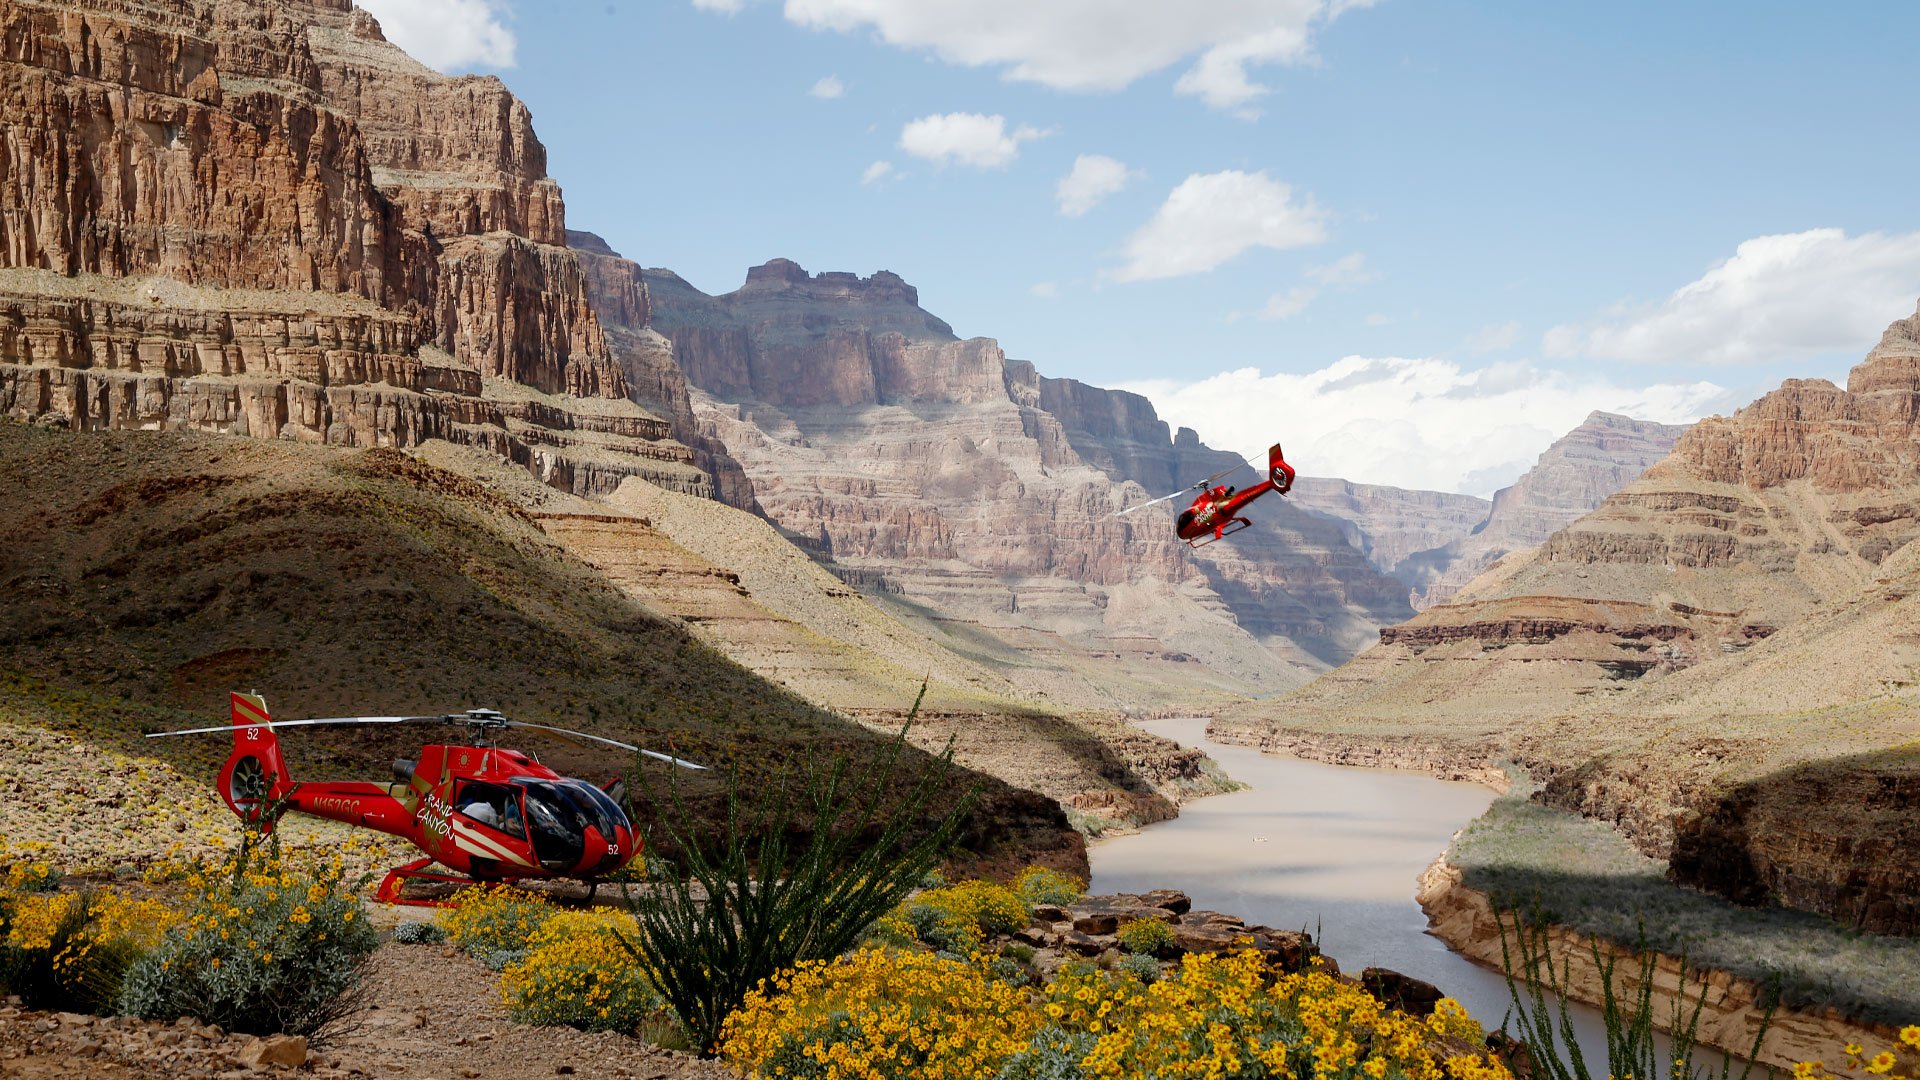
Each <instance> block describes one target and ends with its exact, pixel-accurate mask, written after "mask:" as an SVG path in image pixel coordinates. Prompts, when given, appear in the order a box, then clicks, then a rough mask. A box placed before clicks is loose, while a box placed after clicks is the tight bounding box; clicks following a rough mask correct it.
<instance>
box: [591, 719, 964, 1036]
mask: <svg viewBox="0 0 1920 1080" xmlns="http://www.w3.org/2000/svg"><path fill="white" fill-rule="evenodd" d="M922 693H923V694H924V693H925V688H924V687H923V688H922ZM915 708H916V709H917V708H918V702H917V701H916V703H915ZM905 748H906V729H905V728H902V729H901V731H900V734H899V735H898V736H897V737H896V738H895V739H894V740H893V741H892V743H891V744H890V745H889V747H888V749H887V750H886V751H885V752H884V753H883V754H882V756H881V759H880V761H879V762H878V765H877V767H875V768H872V769H870V770H867V771H866V772H865V774H864V777H863V779H862V780H854V779H851V778H850V777H849V772H850V766H849V763H848V762H847V760H846V759H844V758H842V759H840V760H838V761H837V762H835V763H834V764H833V765H832V766H831V767H829V768H827V769H825V770H823V771H815V770H814V769H812V768H811V767H810V766H803V767H802V768H801V769H800V770H799V772H798V774H797V775H790V776H788V777H786V778H785V779H784V780H783V781H781V782H777V783H773V784H768V785H763V786H762V787H761V792H760V795H759V796H758V797H757V798H755V799H754V800H752V801H751V802H749V801H748V800H747V799H746V798H745V797H743V795H742V794H741V786H740V778H739V776H738V775H737V774H736V775H735V776H734V778H733V780H732V782H731V783H730V784H729V785H728V793H727V814H726V818H725V821H724V825H723V828H722V829H721V832H720V838H719V842H718V843H717V844H703V843H700V842H699V841H697V840H696V839H695V837H696V835H697V830H696V827H695V821H694V816H693V814H692V813H691V812H690V811H689V810H688V808H687V806H686V804H685V803H684V801H683V800H682V799H681V798H680V796H679V791H678V789H677V787H674V788H670V789H669V792H668V794H669V799H670V802H669V806H668V808H667V809H668V810H669V812H668V813H666V814H665V815H664V816H663V824H664V825H665V827H666V828H667V829H668V831H669V832H670V833H671V834H672V839H673V841H674V843H675V844H676V845H677V846H678V847H679V848H680V849H682V850H683V851H684V852H685V856H684V859H685V862H684V874H671V875H667V876H665V877H663V878H661V879H660V880H658V881H655V882H653V883H652V884H651V885H650V887H649V888H647V889H645V890H635V891H633V892H629V893H627V894H626V895H627V902H628V904H629V905H630V909H631V910H632V912H633V914H634V917H635V919H636V920H637V922H638V925H639V933H637V934H634V935H632V936H628V935H625V934H622V935H620V942H621V944H622V945H623V946H624V947H625V948H626V950H627V952H628V953H629V954H630V955H631V956H632V957H633V959H634V961H635V962H636V963H637V964H638V966H639V968H640V970H641V972H642V973H643V974H644V975H645V977H646V978H647V980H648V981H649V982H651V983H652V984H653V985H654V986H657V987H658V988H659V990H660V993H661V994H662V996H664V997H665V998H666V999H667V1001H668V1002H669V1003H670V1004H671V1005H672V1006H673V1010H674V1012H675V1014H676V1015H677V1016H678V1017H679V1018H680V1022H681V1023H682V1024H683V1025H684V1026H685V1029H686V1034H687V1037H688V1039H689V1041H690V1042H691V1043H692V1044H693V1045H694V1046H695V1047H697V1048H698V1049H700V1050H701V1051H702V1052H703V1053H711V1052H712V1051H713V1048H714V1047H715V1045H716V1044H717V1042H718V1041H719V1038H720V1031H721V1025H722V1024H723V1023H724V1022H725V1021H726V1018H727V1016H728V1014H730V1013H732V1012H733V1011H734V1010H735V1009H737V1008H739V1007H740V1005H741V1003H742V1002H743V1001H745V1000H746V997H747V994H748V993H749V992H750V991H752V990H753V989H754V988H755V987H757V986H759V985H760V984H761V983H762V982H763V981H764V980H766V979H769V978H771V977H773V976H774V975H775V974H777V973H779V972H781V971H784V970H787V969H790V968H793V967H794V966H795V965H797V964H800V963H802V962H805V961H809V960H825V959H829V958H832V957H835V956H838V955H840V954H841V953H843V952H846V951H847V950H848V949H849V948H851V947H852V946H853V945H854V943H855V942H856V941H858V940H859V939H860V938H861V936H862V935H863V934H865V933H866V932H867V931H868V929H869V928H870V927H871V926H872V925H873V924H874V922H875V921H877V920H878V919H880V918H881V917H882V916H883V915H885V914H886V913H887V912H888V911H889V910H891V909H892V908H893V907H894V906H895V905H897V904H899V903H900V901H901V900H902V899H904V898H905V897H906V895H907V894H908V893H909V892H911V891H912V890H913V887H914V885H915V884H917V883H918V882H919V881H920V880H921V879H922V878H923V877H924V876H925V875H926V873H927V872H928V871H929V870H931V869H933V867H934V866H935V864H936V863H938V862H939V860H940V858H941V857H942V856H943V855H944V854H945V852H946V851H947V850H948V848H949V847H950V846H951V845H952V843H953V840H954V838H955V836H956V835H957V834H958V831H959V828H960V825H961V823H962V822H963V821H964V820H965V819H966V817H967V815H968V813H969V812H970V811H971V808H972V806H973V802H974V798H975V795H976V793H977V790H978V789H977V788H976V789H974V790H973V791H969V792H968V793H967V794H966V795H965V796H964V797H963V798H961V799H959V800H958V801H957V802H956V803H955V804H954V805H953V806H952V807H951V808H950V809H949V810H948V811H947V813H946V814H945V815H944V816H943V817H941V818H939V819H938V820H937V821H936V822H935V823H934V825H933V826H932V827H931V828H923V827H922V826H920V824H919V822H920V819H921V816H922V811H923V810H925V809H926V807H927V805H928V801H929V800H930V799H931V798H932V796H933V795H934V793H935V792H936V791H939V790H940V789H941V788H942V787H943V786H944V784H945V782H946V780H947V778H948V776H949V775H950V774H951V772H952V770H953V750H952V747H951V745H949V747H948V748H947V751H946V752H945V753H944V754H941V755H940V756H939V757H937V758H935V759H934V760H933V761H932V762H931V763H930V764H929V765H928V767H927V768H926V769H925V770H923V771H922V772H921V774H920V775H919V777H918V778H917V779H915V780H914V781H912V782H909V783H901V782H900V780H899V779H898V778H896V776H895V772H896V770H897V767H898V764H899V761H900V758H901V755H902V754H903V753H904V752H905ZM796 803H798V804H801V805H802V806H804V808H805V809H806V810H807V811H808V812H809V814H808V816H809V819H810V820H809V822H808V824H809V826H810V827H809V829H808V830H807V831H806V832H805V833H804V838H799V839H797V838H796V833H797V832H798V831H799V830H798V829H796V828H795V822H794V818H795V813H796Z"/></svg>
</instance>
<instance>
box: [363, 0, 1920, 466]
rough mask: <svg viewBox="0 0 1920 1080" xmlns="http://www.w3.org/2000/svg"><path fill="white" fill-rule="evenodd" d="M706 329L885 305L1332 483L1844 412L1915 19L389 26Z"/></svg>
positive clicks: (1899, 239)
mask: <svg viewBox="0 0 1920 1080" xmlns="http://www.w3.org/2000/svg"><path fill="white" fill-rule="evenodd" d="M361 3H362V6H365V7H367V8H368V9H369V10H371V11H372V12H373V13H374V14H375V15H376V16H377V17H379V19H380V20H381V23H382V25H383V27H384V28H385V29H386V32H387V34H388V36H389V38H391V39H392V40H394V41H395V42H396V43H398V44H399V45H401V46H402V47H403V48H406V49H407V50H408V51H409V52H411V53H413V55H415V56H416V57H418V58H420V59H421V60H423V61H424V62H426V63H428V64H431V65H432V66H434V67H436V68H439V69H440V70H443V71H447V72H478V73H487V74H497V75H499V76H500V77H501V78H502V79H504V80H505V81H506V83H507V84H508V86H510V87H511V88H512V89H513V90H514V91H515V93H517V94H518V95H519V96H520V97H521V98H523V99H524V100H525V101H526V102H527V104H528V105H529V106H530V107H531V108H532V110H533V116H534V124H535V127H536V129H537V131H538V132H539V134H540V137H541V139H542V140H543V141H544V142H545V144H546V146H547V150H548V170H549V172H550V173H551V174H552V175H553V176H554V177H555V178H556V179H558V180H559V181H560V183H561V185H562V187H563V189H564V190H565V193H566V200H567V214H568V224H569V226H570V227H572V228H576V229H587V230H590V231H594V232H597V233H600V234H601V235H602V236H604V237H606V238H607V240H608V241H609V242H610V243H612V244H613V246H614V247H615V248H616V249H617V250H619V251H621V252H622V253H623V254H625V255H627V256H628V257H630V258H632V259H635V260H636V261H638V262H640V263H642V264H643V265H646V266H664V267H669V268H671V269H673V270H675V271H676V272H678V273H680V274H681V275H682V276H683V277H685V278H687V279H688V280H689V281H691V282H692V283H693V284H694V285H695V286H697V287H699V288H701V289H704V290H706V291H708V292H712V293H720V292H726V291H730V290H732V289H734V288H737V287H738V286H739V285H740V283H741V282H742V281H743V280H744V278H745V274H746V269H747V267H749V266H752V265H755V264H758V263H763V262H765V261H767V260H768V259H772V258H775V257H785V258H790V259H793V260H794V261H796V262H798V263H800V264H801V265H802V266H804V267H806V268H807V269H808V270H811V271H815V272H818V271H823V270H850V271H855V272H857V273H861V274H869V273H872V272H873V271H876V270H882V269H885V270H891V271H894V272H896V273H898V274H900V275H901V276H903V277H905V278H906V279H907V280H908V281H909V282H911V283H913V284H914V285H915V286H917V287H918V288H919V290H920V299H921V304H922V306H924V307H926V308H927V309H928V310H930V311H932V312H933V313H934V314H936V315H938V316H940V317H941V318H943V319H945V320H947V321H948V322H949V323H951V324H952V325H953V327H954V330H955V332H956V333H958V334H960V335H961V336H963V337H972V336H986V337H993V338H996V339H998V340H999V342H1000V344H1001V346H1002V347H1003V348H1004V349H1005V350H1006V352H1007V354H1008V355H1009V356H1012V357H1016V358H1019V359H1024V360H1029V361H1032V362H1033V363H1034V364H1035V365H1036V366H1037V367H1038V368H1039V369H1040V371H1041V372H1042V373H1043V374H1046V375H1050V376H1056V377H1068V378H1075V379H1080V380H1082V381H1085V382H1089V383H1093V384H1096V385H1100V386H1110V387H1122V388H1126V389H1132V390H1136V391H1139V392H1141V393H1144V394H1146V395H1147V396H1148V397H1150V398H1151V399H1152V400H1153V402H1154V404H1155V406H1156V407H1157V409H1158V410H1159V412H1160V415H1161V416H1162V417H1163V418H1164V419H1166V420H1168V421H1169V422H1170V423H1172V424H1176V425H1184V426H1188V427H1192V428H1194V429H1195V430H1197V431H1198V432H1199V433H1200V435H1201V437H1202V438H1203V439H1204V440H1206V441H1207V442H1209V443H1211V444H1213V445H1215V446H1218V447H1223V448H1226V449H1232V450H1236V451H1239V452H1241V453H1243V454H1247V455H1249V456H1251V457H1256V458H1258V457H1260V456H1263V455H1264V451H1265V447H1266V446H1267V445H1268V444H1269V443H1272V442H1274V441H1280V442H1282V443H1283V445H1285V446H1286V448H1287V455H1288V458H1289V460H1292V461H1294V462H1295V463H1296V464H1297V465H1298V466H1299V467H1300V469H1301V471H1302V472H1304V473H1307V474H1309V475H1320V476H1342V477H1345V478H1347V479H1351V480H1357V481H1365V482H1370V483H1384V484H1394V485H1398V486H1402V487H1415V488H1432V489H1438V490H1448V491H1463V492H1468V493H1471V494H1478V495H1487V494H1490V493H1491V492H1492V491H1493V490H1495V489H1496V488H1498V487H1500V486H1503V485H1504V484H1506V483H1509V482H1511V481H1512V480H1513V479H1514V478H1515V477H1517V476H1518V475H1519V474H1520V473H1521V472H1522V471H1524V470H1525V469H1526V468H1527V467H1528V466H1529V465H1530V464H1531V463H1532V461H1533V460H1534V458H1535V457H1536V456H1537V455H1538V454H1539V453H1540V452H1541V451H1542V450H1543V449H1545V448H1546V446H1547V445H1548V444H1549V443H1550V442H1551V441H1552V440H1553V439H1554V438H1556V437H1558V436H1559V435H1561V434H1564V433H1565V432H1566V431H1567V430H1569V429H1571V428H1572V427H1574V426H1575V425H1576V424H1578V423H1579V422H1580V420H1581V419H1582V418H1583V417H1584V416H1585V415H1586V414H1587V413H1588V412H1589V411H1591V410H1593V409H1605V410H1609V411H1614V412H1624V413H1626V414H1628V415H1632V416H1636V417H1640V418H1643V419H1648V420H1658V421H1662V422H1667V423H1680V422H1687V421H1691V420H1694V419H1697V418H1698V417H1700V416H1703V415H1710V414H1714V413H1729V412H1732V411H1733V410H1734V409H1735V408H1737V407H1739V406H1740V405H1742V404H1745V403H1746V402H1748V401H1751V400H1752V399H1753V398H1755V397H1757V396H1759V395H1760V394H1761V393H1764V392H1765V391H1766V390H1768V389H1771V388H1772V387H1774V386H1776V385H1778V384H1779V382H1780V380H1781V379H1784V378H1790V377H1793V378H1800V377H1805V378H1827V379H1832V380H1834V381H1836V382H1840V383H1844V382H1845V378H1846V372H1847V370H1848V368H1849V367H1851V366H1852V365H1853V364H1855V363H1857V362H1858V361H1859V360H1860V358H1861V357H1862V356H1863V355H1864V354H1865V352H1866V351H1867V350H1868V349H1869V348H1871V347H1872V345H1873V344H1874V343H1875V342H1876V341H1877V340H1879V336H1880V334H1881V332H1882V331H1883V330H1884V329H1885V327H1886V325H1887V324H1888V323H1889V322H1892V321H1893V320H1895V319H1900V318H1905V317H1907V316H1909V315H1912V314H1913V313H1914V310H1915V302H1916V300H1917V299H1920V201H1917V200H1915V199H1914V197H1913V177H1914V176H1915V175H1916V174H1917V173H1920V169H1917V168H1916V166H1920V140H1916V139H1914V138H1913V137H1912V122H1913V118H1912V101H1913V94H1912V90H1911V86H1910V76H1909V75H1908V74H1907V73H1906V71H1905V69H1904V66H1903V65H1902V64H1900V63H1898V62H1896V59H1894V58H1890V57H1889V56H1888V54H1887V51H1886V47H1885V45H1884V44H1883V43H1885V42H1889V41H1892V42H1899V41H1911V40H1913V39H1914V37H1915V36H1916V32H1920V5H1914V4H1909V3H1905V2H1899V3H1894V2H1886V3H1871V2H1861V3H1853V4H1844V5H1809V4H1805V3H1792V4H1788V3H1769V2H1752V3H1744V2H1742V3H1735V2H1725V3H1707V2H1694V3H1687V4H1673V3H1669V2H1657V3H1655V2H1649V3H1634V2H1610V3H1589V4H1579V5H1571V4H1539V3H1536V2H1525V0H1515V2H1491V0H1490V2H1485V3H1461V2H1457V0H1456V2H1444V0H1183V2H1181V3H1177V4H1176V3H1168V2H1166V0H941V2H939V3H932V2H928V0H644V2H615V3H605V2H602V3H581V2H576V0H547V2H545V3H535V2H533V0H361Z"/></svg>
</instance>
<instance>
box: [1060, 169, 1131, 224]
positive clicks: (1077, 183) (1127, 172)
mask: <svg viewBox="0 0 1920 1080" xmlns="http://www.w3.org/2000/svg"><path fill="white" fill-rule="evenodd" d="M1133 177H1134V172H1133V170H1131V169H1129V168H1127V166H1126V163H1125V162H1123V161H1117V160H1115V159H1113V158H1110V157H1108V156H1106V155H1105V154H1081V155H1080V156H1079V157H1076V158H1074V159H1073V170H1072V171H1071V172H1069V173H1067V175H1065V176H1063V177H1061V178H1060V185H1059V186H1058V187H1056V188H1055V189H1054V197H1055V198H1057V199H1059V200H1060V212H1061V213H1062V214H1065V215H1066V216H1068V217H1079V216H1080V215H1082V214H1084V213H1086V212H1087V211H1089V210H1091V209H1093V208H1094V207H1096V206H1098V205H1100V203H1101V201H1102V200H1104V199H1105V198H1106V197H1107V196H1109V195H1112V194H1115V193H1117V192H1119V191H1120V190H1121V189H1122V188H1125V187H1126V186H1127V181H1129V180H1131V179H1133Z"/></svg>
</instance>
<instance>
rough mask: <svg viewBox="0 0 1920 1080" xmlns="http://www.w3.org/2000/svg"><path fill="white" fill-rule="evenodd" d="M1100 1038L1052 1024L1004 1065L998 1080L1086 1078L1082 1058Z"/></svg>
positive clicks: (1067, 1079)
mask: <svg viewBox="0 0 1920 1080" xmlns="http://www.w3.org/2000/svg"><path fill="white" fill-rule="evenodd" d="M1098 1041H1099V1039H1098V1037H1097V1036H1095V1035H1093V1034H1092V1033H1090V1032H1084V1031H1077V1032H1071V1033H1069V1032H1066V1031H1062V1030H1061V1029H1060V1028H1058V1027H1055V1026H1054V1025H1052V1024H1049V1025H1047V1026H1046V1027H1044V1028H1041V1029H1040V1033H1039V1034H1037V1035H1035V1036H1034V1037H1033V1043H1032V1045H1030V1046H1028V1047H1027V1048H1026V1049H1025V1050H1022V1051H1020V1052H1019V1053H1017V1054H1015V1055H1013V1058H1012V1060H1010V1061H1008V1062H1007V1063H1006V1065H1004V1066H1002V1067H1001V1069H1000V1075H999V1076H998V1077H996V1078H995V1080H1086V1076H1087V1074H1086V1070H1084V1069H1082V1068H1081V1067H1080V1062H1081V1061H1082V1060H1084V1059H1085V1058H1086V1056H1087V1055H1088V1054H1089V1053H1091V1052H1092V1050H1093V1044H1094V1043H1096V1042H1098Z"/></svg>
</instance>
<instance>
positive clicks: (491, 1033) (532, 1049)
mask: <svg viewBox="0 0 1920 1080" xmlns="http://www.w3.org/2000/svg"><path fill="white" fill-rule="evenodd" d="M499 986H500V977H499V976H498V975H495V974H494V973H492V972H490V971H488V970H487V969H486V968H484V967H482V966H481V965H480V964H478V963H477V962H475V961H474V960H472V959H470V958H468V957H467V956H465V955H464V954H461V953H458V952H456V951H455V950H454V949H453V948H452V947H451V946H446V945H398V944H392V943H389V944H387V945H384V946H382V947H381V948H380V950H379V951H378V952H376V953H375V954H374V957H373V968H372V971H371V972H370V973H369V979H368V986H367V991H368V992H367V1001H368V1003H369V1004H368V1006H367V1007H366V1009H365V1010H364V1011H363V1012H362V1013H360V1014H359V1016H358V1017H357V1018H356V1022H355V1025H354V1028H353V1030H351V1031H349V1032H348V1033H347V1034H346V1035H344V1036H342V1037H341V1038H339V1039H337V1040H335V1041H334V1042H332V1043H331V1044H329V1045H326V1046H322V1047H319V1048H317V1049H313V1050H309V1051H308V1052H307V1053H306V1060H305V1063H304V1064H303V1065H301V1066H299V1067H285V1066H275V1065H270V1064H269V1065H249V1064H247V1062H248V1060H249V1058H250V1057H258V1049H259V1046H260V1040H257V1039H254V1038H252V1037H250V1036H246V1035H227V1034H223V1033H221V1032H219V1030H218V1029H216V1028H204V1027H198V1026H195V1025H193V1024H191V1022H186V1021H183V1022H180V1023H175V1024H168V1023H161V1022H143V1021H137V1020H131V1019H128V1018H125V1017H111V1018H106V1017H82V1016H76V1015H74V1014H71V1013H41V1012H29V1011H26V1010H23V1009H20V1008H18V1007H17V1005H14V1004H11V1003H9V1004H5V1005H0V1078H5V1080H29V1078H30V1080H52V1078H55V1077H62V1078H64V1077H76V1078H77V1077H87V1078H90V1080H91V1078H103V1080H136V1078H140V1080H144V1078H147V1077H241V1076H245V1077H313V1078H316V1080H321V1078H339V1080H345V1078H352V1077H402V1078H406V1080H456V1078H457V1080H521V1078H526V1077H542V1076H574V1077H583V1078H603V1077H604V1078H610V1080H738V1075H737V1074H736V1073H734V1072H733V1071H732V1070H730V1069H728V1068H726V1067H725V1066H723V1065H720V1064H719V1063H717V1062H711V1061H701V1060H699V1059H698V1058H695V1057H693V1056H691V1055H688V1054H683V1053H678V1052H675V1051H672V1050H664V1049H661V1048H659V1047H656V1046H651V1045H648V1044H647V1043H645V1042H642V1041H640V1040H639V1039H635V1038H631V1037H629V1036H626V1035H617V1034H613V1033H611V1032H601V1033H598V1034H591V1035H590V1034H587V1033H586V1032H581V1031H575V1030H574V1029H572V1028H565V1027H558V1028H548V1027H529V1026H527V1025H524V1024H516V1023H514V1022H512V1021H510V1020H508V1019H507V1013H506V1009H505V1007H503V1006H502V1005H501V1003H500V992H499Z"/></svg>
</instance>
